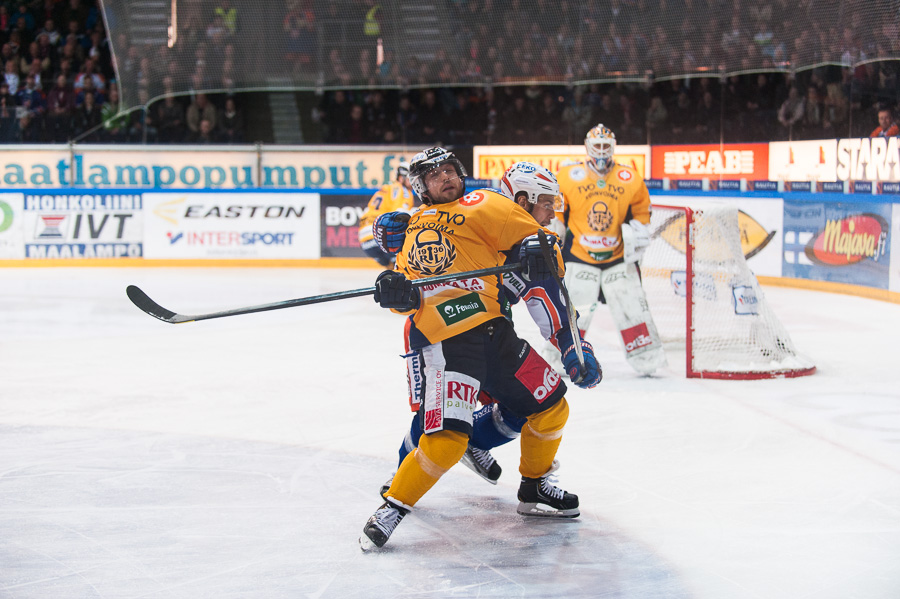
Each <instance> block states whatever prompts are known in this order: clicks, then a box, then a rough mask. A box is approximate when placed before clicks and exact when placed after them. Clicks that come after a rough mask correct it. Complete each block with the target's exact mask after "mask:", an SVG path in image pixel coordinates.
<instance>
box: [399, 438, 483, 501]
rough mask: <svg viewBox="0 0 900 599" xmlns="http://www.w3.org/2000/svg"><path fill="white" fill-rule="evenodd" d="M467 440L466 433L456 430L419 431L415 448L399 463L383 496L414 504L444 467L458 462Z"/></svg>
mask: <svg viewBox="0 0 900 599" xmlns="http://www.w3.org/2000/svg"><path fill="white" fill-rule="evenodd" d="M468 444H469V438H468V436H466V435H464V434H463V433H459V432H456V431H440V432H437V433H433V434H431V435H422V438H421V439H420V440H419V448H418V449H416V450H415V451H413V452H412V453H410V454H409V455H407V456H406V459H404V460H403V463H402V464H400V468H398V469H397V474H395V475H394V480H393V482H392V483H391V488H390V489H388V491H387V493H386V494H385V496H386V497H392V498H394V499H396V500H397V501H400V502H402V503H403V504H405V505H408V506H412V505H415V504H416V502H417V501H419V499H421V498H422V496H423V495H425V493H427V492H428V490H429V489H430V488H431V487H432V486H434V483H436V482H437V481H438V479H439V478H440V477H441V476H443V474H444V473H445V472H447V470H449V469H450V468H451V467H452V466H453V465H454V464H456V463H457V462H459V460H460V458H462V456H463V454H464V453H465V452H466V447H468Z"/></svg>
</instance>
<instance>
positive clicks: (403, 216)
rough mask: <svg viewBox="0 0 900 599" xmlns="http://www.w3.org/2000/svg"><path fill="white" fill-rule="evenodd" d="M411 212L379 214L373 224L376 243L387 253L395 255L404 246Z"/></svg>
mask: <svg viewBox="0 0 900 599" xmlns="http://www.w3.org/2000/svg"><path fill="white" fill-rule="evenodd" d="M408 225H409V214H407V213H406V212H385V213H384V214H379V215H378V218H376V219H375V223H374V224H373V225H372V234H373V235H374V236H375V243H377V244H378V247H379V248H381V251H382V252H384V253H385V254H390V255H391V256H395V255H396V254H397V252H399V251H400V250H401V249H402V248H403V241H404V240H405V239H406V227H407V226H408Z"/></svg>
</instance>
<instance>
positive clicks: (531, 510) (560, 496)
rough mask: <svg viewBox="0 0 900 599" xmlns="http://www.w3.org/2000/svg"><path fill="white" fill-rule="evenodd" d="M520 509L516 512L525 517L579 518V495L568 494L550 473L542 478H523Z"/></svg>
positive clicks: (520, 486) (520, 489)
mask: <svg viewBox="0 0 900 599" xmlns="http://www.w3.org/2000/svg"><path fill="white" fill-rule="evenodd" d="M518 497H519V507H518V508H516V512H518V513H519V514H521V515H523V516H537V517H540V518H577V517H578V516H579V515H581V512H580V511H579V510H578V495H573V494H572V493H566V492H565V491H563V490H562V489H560V488H559V487H557V486H556V485H554V484H553V483H552V482H550V473H549V472H548V473H547V474H545V475H544V476H542V477H541V478H526V477H524V476H523V477H522V483H521V484H520V485H519V494H518Z"/></svg>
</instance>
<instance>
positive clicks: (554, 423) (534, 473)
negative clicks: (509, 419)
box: [519, 397, 569, 478]
mask: <svg viewBox="0 0 900 599" xmlns="http://www.w3.org/2000/svg"><path fill="white" fill-rule="evenodd" d="M568 419H569V404H568V403H566V398H565V397H564V398H562V399H560V400H559V401H558V402H557V403H556V404H554V405H553V407H551V408H550V409H548V410H544V411H543V412H539V413H537V414H533V415H531V416H529V417H528V422H527V423H526V424H525V426H523V427H522V436H521V437H520V440H521V445H522V457H521V458H520V461H519V472H520V473H521V474H522V476H525V477H527V478H540V477H542V476H544V475H545V474H546V473H547V472H548V471H549V470H550V469H551V468H552V466H553V460H554V458H555V457H556V450H557V449H559V444H560V442H561V441H562V434H563V428H565V426H566V421H567V420H568Z"/></svg>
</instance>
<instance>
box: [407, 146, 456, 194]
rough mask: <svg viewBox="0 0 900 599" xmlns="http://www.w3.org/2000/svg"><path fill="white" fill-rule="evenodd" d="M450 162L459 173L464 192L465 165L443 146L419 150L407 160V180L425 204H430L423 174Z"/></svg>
mask: <svg viewBox="0 0 900 599" xmlns="http://www.w3.org/2000/svg"><path fill="white" fill-rule="evenodd" d="M448 163H449V164H452V165H453V168H455V169H456V174H457V175H459V179H460V181H462V182H463V193H465V189H466V186H465V179H466V175H467V173H466V167H464V166H463V164H462V162H460V161H459V158H457V157H456V155H455V154H454V153H453V152H451V151H449V150H445V149H444V148H428V149H427V150H425V151H424V152H419V153H418V154H416V155H415V156H413V157H412V160H410V161H409V182H410V184H411V185H412V188H413V191H415V192H416V194H417V195H418V196H419V197H420V198H422V201H423V202H425V203H426V204H431V203H432V201H431V198H430V197H429V196H428V186H427V185H425V175H426V174H428V173H429V172H431V171H433V170H434V169H436V168H438V167H440V166H443V165H444V164H448Z"/></svg>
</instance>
